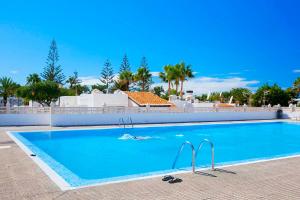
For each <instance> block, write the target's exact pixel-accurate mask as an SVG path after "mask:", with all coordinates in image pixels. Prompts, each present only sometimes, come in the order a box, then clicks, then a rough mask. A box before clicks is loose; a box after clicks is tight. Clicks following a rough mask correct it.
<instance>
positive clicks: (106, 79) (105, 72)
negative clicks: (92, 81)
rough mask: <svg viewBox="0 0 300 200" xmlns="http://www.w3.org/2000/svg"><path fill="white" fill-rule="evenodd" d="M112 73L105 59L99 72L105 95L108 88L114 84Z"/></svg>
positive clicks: (108, 62) (109, 64)
mask: <svg viewBox="0 0 300 200" xmlns="http://www.w3.org/2000/svg"><path fill="white" fill-rule="evenodd" d="M113 79H114V71H113V68H112V66H111V63H110V61H109V60H108V59H107V60H106V61H105V63H104V67H103V69H102V72H101V78H100V81H101V82H102V83H103V84H104V85H105V86H106V88H105V89H106V94H107V93H108V92H109V86H110V84H112V83H113V82H114V80H113Z"/></svg>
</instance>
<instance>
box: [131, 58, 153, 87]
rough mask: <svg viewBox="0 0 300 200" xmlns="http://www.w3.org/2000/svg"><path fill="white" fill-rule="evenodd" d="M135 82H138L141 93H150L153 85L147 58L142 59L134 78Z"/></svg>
mask: <svg viewBox="0 0 300 200" xmlns="http://www.w3.org/2000/svg"><path fill="white" fill-rule="evenodd" d="M134 81H136V82H137V85H138V87H139V88H140V90H141V91H149V89H150V86H151V84H152V74H151V72H150V70H149V67H148V62H147V59H146V57H145V56H144V57H142V60H141V64H140V67H139V68H138V70H137V73H136V74H135V76H134Z"/></svg>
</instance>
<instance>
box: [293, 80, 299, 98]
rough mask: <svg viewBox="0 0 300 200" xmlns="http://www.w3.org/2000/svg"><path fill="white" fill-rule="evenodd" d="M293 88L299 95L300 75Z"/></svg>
mask: <svg viewBox="0 0 300 200" xmlns="http://www.w3.org/2000/svg"><path fill="white" fill-rule="evenodd" d="M293 90H294V91H295V92H296V94H297V96H298V94H299V92H300V77H298V78H297V79H296V80H295V81H294V84H293Z"/></svg>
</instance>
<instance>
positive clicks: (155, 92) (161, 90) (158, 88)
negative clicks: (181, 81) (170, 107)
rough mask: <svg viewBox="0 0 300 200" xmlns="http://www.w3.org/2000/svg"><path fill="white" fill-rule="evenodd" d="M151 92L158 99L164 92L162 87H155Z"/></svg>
mask: <svg viewBox="0 0 300 200" xmlns="http://www.w3.org/2000/svg"><path fill="white" fill-rule="evenodd" d="M152 92H153V93H154V94H156V95H157V96H159V97H160V96H162V95H163V94H164V92H165V90H164V88H163V86H155V87H154V88H153V91H152Z"/></svg>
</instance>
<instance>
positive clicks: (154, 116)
mask: <svg viewBox="0 0 300 200" xmlns="http://www.w3.org/2000/svg"><path fill="white" fill-rule="evenodd" d="M129 116H130V117H131V118H132V121H133V123H134V124H142V123H170V122H172V123H174V122H208V121H230V120H268V119H275V118H276V113H275V112H202V113H135V114H121V113H114V114H68V115H66V114H53V115H52V116H51V123H52V126H84V125H109V124H119V119H120V118H121V117H124V118H127V117H129Z"/></svg>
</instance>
